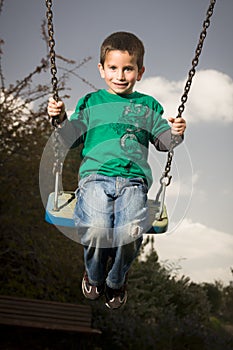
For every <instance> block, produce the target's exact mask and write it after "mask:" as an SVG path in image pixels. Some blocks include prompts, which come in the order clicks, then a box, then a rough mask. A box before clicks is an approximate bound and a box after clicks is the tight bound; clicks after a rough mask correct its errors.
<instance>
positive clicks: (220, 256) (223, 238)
mask: <svg viewBox="0 0 233 350" xmlns="http://www.w3.org/2000/svg"><path fill="white" fill-rule="evenodd" d="M155 249H156V251H157V253H158V256H159V260H160V262H163V261H167V260H168V261H169V262H174V263H178V264H179V265H180V267H181V271H180V274H184V275H186V276H189V277H190V278H191V280H193V281H194V282H198V283H200V282H214V281H215V280H220V281H222V282H224V283H228V282H229V281H230V280H232V275H231V272H230V268H231V267H233V235H231V234H227V233H224V232H220V231H217V230H215V229H213V228H209V227H206V226H204V225H202V224H200V223H193V222H192V221H191V220H188V219H184V220H183V222H182V223H181V224H180V225H179V227H178V228H177V230H175V231H172V233H168V234H161V235H156V236H155Z"/></svg>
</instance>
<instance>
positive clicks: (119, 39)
mask: <svg viewBox="0 0 233 350" xmlns="http://www.w3.org/2000/svg"><path fill="white" fill-rule="evenodd" d="M113 50H120V51H128V53H129V55H135V56H136V57H137V65H138V69H141V68H142V67H143V57H144V53H145V49H144V45H143V43H142V41H141V40H140V39H139V38H138V37H137V36H136V35H134V34H132V33H128V32H116V33H113V34H111V35H109V36H108V37H107V38H106V39H105V40H104V41H103V43H102V45H101V48H100V63H101V64H102V66H103V65H104V62H105V58H106V54H107V53H108V52H109V51H113Z"/></svg>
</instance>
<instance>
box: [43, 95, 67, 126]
mask: <svg viewBox="0 0 233 350" xmlns="http://www.w3.org/2000/svg"><path fill="white" fill-rule="evenodd" d="M47 111H48V115H49V117H50V118H57V117H59V118H58V120H59V123H62V122H63V120H64V119H65V118H64V116H65V113H66V111H65V105H64V102H62V101H58V102H56V101H55V100H54V98H53V97H51V98H50V99H49V102H48V107H47Z"/></svg>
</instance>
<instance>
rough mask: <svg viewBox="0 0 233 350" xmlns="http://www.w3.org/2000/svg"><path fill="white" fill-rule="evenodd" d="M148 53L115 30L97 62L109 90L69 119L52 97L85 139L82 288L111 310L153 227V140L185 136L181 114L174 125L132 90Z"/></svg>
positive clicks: (55, 109)
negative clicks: (150, 154)
mask: <svg viewBox="0 0 233 350" xmlns="http://www.w3.org/2000/svg"><path fill="white" fill-rule="evenodd" d="M143 57H144V46H143V43H142V42H141V40H140V39H139V38H138V37H136V36H135V35H134V34H132V33H128V32H116V33H113V34H111V35H110V36H108V37H107V38H106V39H105V40H104V42H103V43H102V46H101V52H100V63H99V64H98V68H99V72H100V75H101V77H102V78H103V79H104V80H105V82H106V85H107V90H105V89H101V90H98V91H96V92H93V93H90V94H88V95H86V96H85V97H83V98H81V99H80V101H79V102H78V104H77V107H76V110H75V112H74V113H73V114H72V115H71V117H70V118H69V119H68V118H67V116H66V112H65V106H64V103H63V102H62V101H59V102H56V101H55V100H54V99H53V98H51V99H50V100H49V103H48V114H49V116H50V117H51V118H55V117H57V116H59V119H58V124H59V132H60V135H61V137H62V138H63V139H64V140H65V142H67V143H69V146H72V147H74V145H79V144H81V143H82V144H83V149H82V157H83V161H82V164H81V166H80V169H79V178H80V180H79V187H78V190H77V192H76V195H77V205H76V209H75V212H74V220H75V224H76V226H77V228H78V230H77V234H78V235H80V237H81V239H80V240H81V243H82V244H83V247H84V264H85V273H84V276H83V280H82V291H83V294H84V296H85V297H86V298H88V299H91V300H95V299H98V298H99V297H100V296H101V295H103V294H105V298H106V306H107V307H108V308H110V309H118V308H120V307H121V306H123V305H124V304H125V302H126V300H127V290H126V277H127V273H128V271H129V269H130V266H131V264H132V263H133V261H134V260H135V258H136V257H137V255H138V252H139V249H140V246H141V244H142V234H143V233H145V232H146V231H147V229H148V228H149V226H148V225H149V224H148V207H147V192H148V189H149V187H150V186H151V183H152V174H151V169H150V167H149V165H148V162H147V157H148V146H149V143H152V144H153V145H154V146H155V147H156V149H157V150H159V151H168V150H169V148H170V144H171V137H172V134H175V135H178V136H179V142H178V143H180V142H181V141H182V139H183V134H184V131H185V128H186V122H185V120H184V119H183V118H169V121H170V123H171V126H170V125H169V124H168V122H167V120H165V119H163V118H162V114H163V108H162V106H161V105H160V104H159V102H157V101H156V100H155V99H154V98H153V97H151V96H148V95H145V94H142V93H139V92H137V91H134V86H135V83H136V82H137V81H140V80H141V78H142V76H143V73H144V71H145V68H144V66H143ZM109 258H110V259H111V260H110V261H111V264H110V265H109Z"/></svg>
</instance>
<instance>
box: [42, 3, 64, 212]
mask: <svg viewBox="0 0 233 350" xmlns="http://www.w3.org/2000/svg"><path fill="white" fill-rule="evenodd" d="M45 2H46V7H47V11H46V17H47V27H48V36H49V40H48V44H49V48H50V51H49V57H50V67H51V68H50V72H51V75H52V79H51V83H52V91H53V98H54V100H55V101H58V100H59V96H58V79H57V77H56V74H57V67H56V54H55V49H54V47H55V40H54V28H53V12H52V0H45ZM58 119H59V118H58V117H57V118H56V117H55V118H52V125H53V126H54V127H55V130H54V133H53V148H54V158H55V160H54V163H53V174H54V175H55V191H54V193H55V196H54V208H53V210H54V211H58V210H59V209H58V192H59V191H58V187H59V177H60V175H61V174H62V168H63V162H62V161H61V160H60V159H62V156H63V154H61V153H62V151H61V142H60V136H59V133H58V126H59V123H58Z"/></svg>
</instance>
